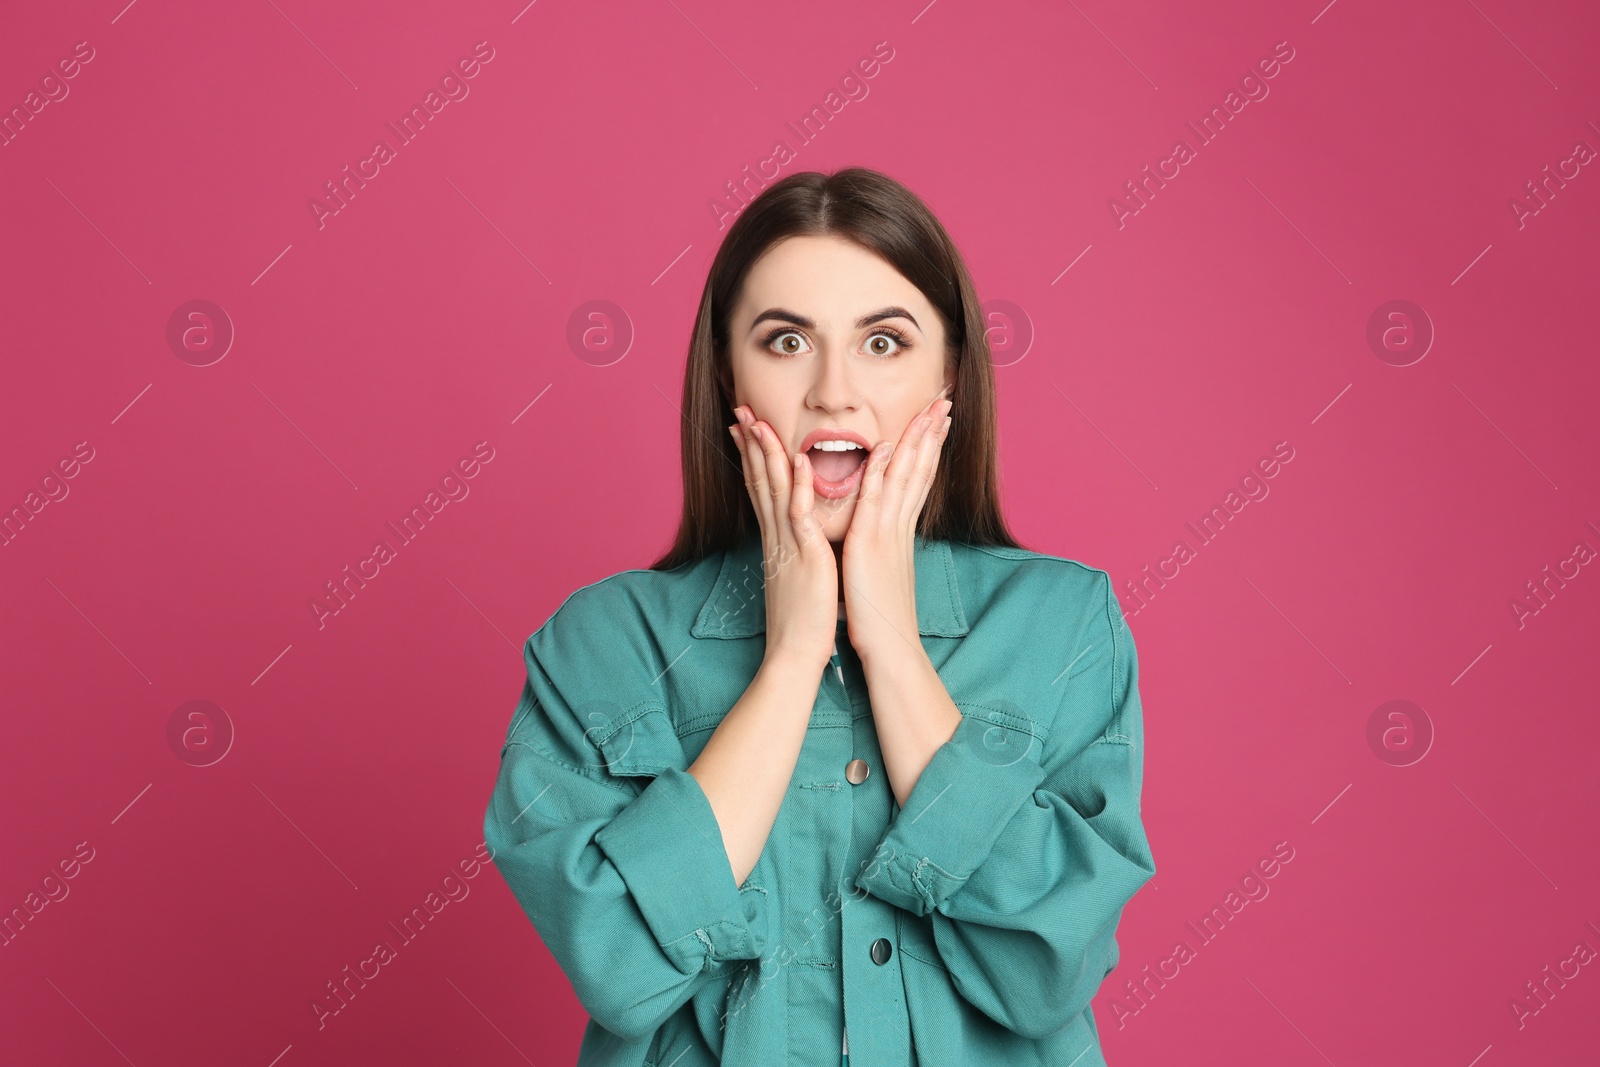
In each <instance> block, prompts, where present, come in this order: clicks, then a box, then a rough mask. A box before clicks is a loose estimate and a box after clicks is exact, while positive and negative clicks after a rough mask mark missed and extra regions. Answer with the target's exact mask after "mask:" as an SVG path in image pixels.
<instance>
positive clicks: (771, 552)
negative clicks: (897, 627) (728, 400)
mask: <svg viewBox="0 0 1600 1067" xmlns="http://www.w3.org/2000/svg"><path fill="white" fill-rule="evenodd" d="M734 416H735V417H736V418H737V419H738V420H739V422H738V424H737V425H734V426H730V427H728V432H729V433H731V434H732V435H733V438H734V443H735V445H736V446H737V447H738V449H739V455H740V457H741V459H742V460H743V462H744V484H745V488H746V489H748V490H749V491H750V502H751V503H752V504H753V505H755V511H756V519H757V521H758V522H759V523H760V524H761V549H762V556H763V557H764V558H763V565H762V579H763V581H762V587H763V589H764V590H765V593H766V598H767V652H766V655H767V658H768V659H769V660H770V659H771V658H772V657H773V656H775V655H782V656H793V657H797V658H799V659H800V660H801V661H810V662H811V663H813V664H815V666H816V668H817V673H818V674H821V672H822V670H823V668H824V667H826V666H827V664H828V659H829V657H831V656H832V655H833V647H834V639H835V637H836V636H837V627H838V621H839V566H838V562H837V561H836V560H835V558H834V554H833V546H832V545H830V544H829V543H828V538H827V535H826V534H824V533H823V530H822V524H821V523H820V522H819V521H817V517H816V515H815V514H814V513H813V512H812V507H813V505H814V500H813V497H814V490H813V488H812V484H811V477H812V474H811V461H810V459H809V458H808V457H807V456H806V455H805V454H804V453H801V454H800V456H799V457H798V459H797V458H796V457H795V456H793V455H790V454H788V453H787V452H786V451H785V450H784V447H783V444H782V442H781V441H779V440H778V435H777V432H776V431H774V430H773V428H772V427H771V426H770V425H768V424H767V423H766V422H763V421H762V420H760V419H757V418H756V417H755V413H754V412H753V411H751V410H750V409H749V408H748V407H745V406H743V405H741V406H739V407H738V408H735V409H734Z"/></svg>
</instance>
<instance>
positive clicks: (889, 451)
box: [850, 441, 898, 528]
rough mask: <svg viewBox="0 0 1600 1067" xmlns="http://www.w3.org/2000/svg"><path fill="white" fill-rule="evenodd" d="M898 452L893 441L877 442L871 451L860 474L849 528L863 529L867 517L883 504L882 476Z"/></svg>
mask: <svg viewBox="0 0 1600 1067" xmlns="http://www.w3.org/2000/svg"><path fill="white" fill-rule="evenodd" d="M897 451H898V448H897V446H896V444H895V442H893V441H882V442H879V444H878V447H877V448H874V449H873V450H872V454H871V455H870V456H868V457H867V469H866V470H864V471H862V472H861V488H860V489H858V490H857V491H856V510H855V514H854V515H852V516H851V517H850V526H851V527H852V528H854V527H855V525H856V523H858V522H859V523H862V525H863V527H865V524H866V523H867V522H868V521H871V520H869V519H868V518H867V517H866V516H867V515H874V516H875V513H876V512H877V510H878V508H880V507H881V506H882V504H883V476H884V471H885V470H887V469H888V467H889V460H890V457H891V456H892V455H893V454H894V453H895V452H897Z"/></svg>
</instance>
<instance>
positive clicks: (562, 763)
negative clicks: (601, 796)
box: [500, 741, 637, 797]
mask: <svg viewBox="0 0 1600 1067" xmlns="http://www.w3.org/2000/svg"><path fill="white" fill-rule="evenodd" d="M513 745H517V746H520V747H522V748H525V749H527V750H528V751H529V752H532V753H533V754H534V755H536V756H538V757H539V758H540V759H542V760H544V761H545V762H547V763H553V764H555V765H556V766H557V767H562V768H564V769H566V770H569V771H572V772H573V773H574V774H581V775H582V776H583V777H585V778H587V779H588V780H589V781H591V782H594V783H595V784H596V785H603V786H605V787H606V788H608V789H614V790H616V791H617V792H618V793H621V794H622V795H623V796H628V797H632V796H637V794H636V793H635V792H634V791H633V790H632V789H629V788H628V787H627V786H625V785H619V784H618V783H616V782H613V781H612V780H611V779H610V778H609V777H602V776H601V775H598V774H596V773H595V772H593V771H591V770H589V769H587V768H584V767H579V766H577V765H576V764H573V763H569V762H568V761H566V760H564V759H562V758H561V757H560V756H557V755H555V754H554V753H552V752H547V751H545V750H544V749H543V748H541V747H540V746H539V745H536V744H534V743H533V742H531V741H507V742H506V744H505V748H504V749H502V750H501V752H500V757H501V759H504V758H505V754H506V751H508V750H509V749H510V748H511V747H512V746H513Z"/></svg>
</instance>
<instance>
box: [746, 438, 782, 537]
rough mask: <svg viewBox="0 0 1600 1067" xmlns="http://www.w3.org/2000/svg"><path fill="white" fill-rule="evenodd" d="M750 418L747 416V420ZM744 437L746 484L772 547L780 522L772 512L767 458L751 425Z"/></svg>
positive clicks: (763, 534)
mask: <svg viewBox="0 0 1600 1067" xmlns="http://www.w3.org/2000/svg"><path fill="white" fill-rule="evenodd" d="M750 417H751V416H749V415H746V418H750ZM744 435H745V462H746V467H745V484H746V485H747V486H749V487H750V502H751V504H753V505H754V506H755V509H756V517H757V518H758V519H760V521H761V531H762V536H763V538H764V539H765V542H766V544H767V545H768V546H769V547H770V546H771V545H772V544H773V543H775V541H776V538H777V531H778V522H777V517H776V516H775V515H774V514H773V512H772V493H771V491H770V490H769V489H768V488H767V463H766V457H765V456H764V455H763V454H762V452H761V445H760V442H759V441H757V440H756V435H755V431H753V430H752V429H750V425H749V423H746V424H745V426H744Z"/></svg>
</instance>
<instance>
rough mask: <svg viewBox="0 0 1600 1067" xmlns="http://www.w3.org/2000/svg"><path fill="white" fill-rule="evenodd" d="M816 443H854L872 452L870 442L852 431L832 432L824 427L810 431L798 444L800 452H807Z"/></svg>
mask: <svg viewBox="0 0 1600 1067" xmlns="http://www.w3.org/2000/svg"><path fill="white" fill-rule="evenodd" d="M818 441H854V442H855V443H856V444H858V445H860V446H861V447H862V448H864V449H866V450H867V451H868V452H871V451H872V442H871V441H868V440H867V439H866V438H865V437H862V436H861V435H860V434H858V433H856V432H855V431H854V430H833V429H829V428H827V427H826V426H824V427H822V428H821V429H817V430H812V431H811V432H810V433H808V434H806V435H805V437H804V438H803V439H802V440H801V442H800V451H801V452H809V451H811V448H812V446H813V445H815V444H816V443H817V442H818Z"/></svg>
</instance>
